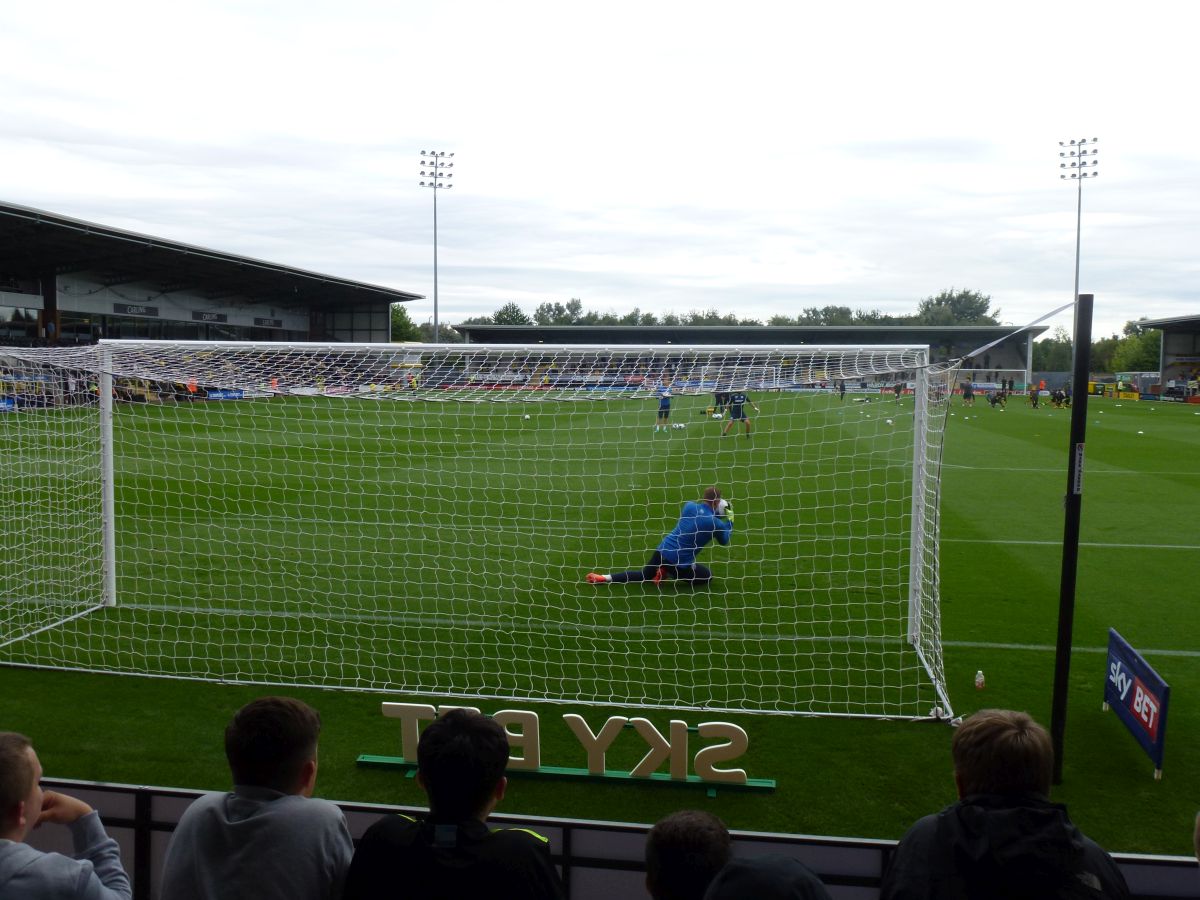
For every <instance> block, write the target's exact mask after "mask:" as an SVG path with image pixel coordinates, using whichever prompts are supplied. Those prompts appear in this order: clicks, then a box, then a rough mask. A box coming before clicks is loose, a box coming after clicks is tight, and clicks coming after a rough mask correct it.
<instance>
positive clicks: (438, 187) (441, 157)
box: [420, 150, 454, 344]
mask: <svg viewBox="0 0 1200 900" xmlns="http://www.w3.org/2000/svg"><path fill="white" fill-rule="evenodd" d="M453 158H454V154H453V153H447V152H446V151H445V150H422V151H421V177H422V178H424V179H427V180H425V181H422V182H421V185H420V186H421V187H427V188H429V189H430V190H432V191H433V342H434V343H435V344H436V343H438V252H437V195H438V191H442V190H449V189H450V188H452V187H454V185H453V184H451V183H450V179H451V178H453V177H454V173H453V172H447V171H446V170H447V169H453V168H454V163H452V162H449V160H451V159H453Z"/></svg>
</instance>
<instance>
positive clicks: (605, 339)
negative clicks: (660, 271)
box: [453, 325, 1046, 349]
mask: <svg viewBox="0 0 1200 900" xmlns="http://www.w3.org/2000/svg"><path fill="white" fill-rule="evenodd" d="M453 327H454V330H455V331H457V332H459V333H461V334H462V335H463V337H464V339H466V340H467V341H478V342H480V343H495V344H528V343H532V344H536V343H538V342H539V341H540V342H543V343H551V344H568V343H570V344H579V343H584V344H671V343H676V344H677V343H688V344H721V345H732V346H737V345H763V344H839V345H840V344H862V345H864V346H865V345H870V344H946V343H953V344H958V343H969V342H971V341H977V342H978V343H976V344H975V345H974V347H972V348H971V349H974V348H975V347H979V346H982V345H984V344H988V343H990V342H992V341H996V340H999V339H1000V338H1003V337H1005V336H1006V335H1009V334H1013V333H1014V332H1017V331H1018V329H1016V328H1014V327H1013V326H1011V325H455V326H453ZM1020 331H1021V335H1022V337H1024V334H1025V333H1026V332H1032V333H1033V335H1034V336H1035V337H1036V336H1037V335H1039V334H1041V333H1043V332H1044V331H1046V326H1044V325H1039V326H1037V327H1034V328H1026V329H1020Z"/></svg>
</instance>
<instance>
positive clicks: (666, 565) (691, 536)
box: [587, 487, 733, 585]
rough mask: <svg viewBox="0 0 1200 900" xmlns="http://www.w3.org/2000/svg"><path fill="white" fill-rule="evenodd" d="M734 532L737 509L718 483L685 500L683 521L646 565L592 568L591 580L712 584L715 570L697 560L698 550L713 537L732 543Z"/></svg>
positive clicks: (705, 545)
mask: <svg viewBox="0 0 1200 900" xmlns="http://www.w3.org/2000/svg"><path fill="white" fill-rule="evenodd" d="M732 534H733V509H732V508H731V507H730V506H729V503H728V501H726V500H722V499H721V492H720V491H719V490H717V489H716V488H715V487H710V488H705V489H704V496H703V497H702V498H701V499H700V500H689V501H688V502H687V503H685V504H683V512H682V513H681V514H680V516H679V521H678V522H677V523H676V524H675V528H674V530H672V531H671V533H670V534H668V535H667V536H666V537H665V538H663V539H662V542H661V543H660V544H659V545H658V549H657V550H655V551H654V552H653V553H651V554H650V559H649V561H648V562H647V563H646V565H644V566H642V567H641V568H640V569H634V570H633V571H630V572H614V573H613V574H612V575H601V574H600V573H599V572H588V575H587V581H588V584H608V583H609V582H614V583H617V584H621V583H624V582H628V581H650V582H653V583H654V584H659V583H661V582H662V581H663V580H665V579H668V578H674V579H678V580H679V581H685V582H688V583H689V584H693V585H696V584H708V583H709V582H710V581H712V570H710V569H709V568H708V566H704V565H701V564H700V563H698V562H696V554H697V553H699V552H700V551H701V550H703V549H704V548H705V547H707V546H708V544H709V542H710V541H712V539H713V538H716V539H717V543H718V544H720V545H721V546H723V547H728V546H729V537H730V535H732Z"/></svg>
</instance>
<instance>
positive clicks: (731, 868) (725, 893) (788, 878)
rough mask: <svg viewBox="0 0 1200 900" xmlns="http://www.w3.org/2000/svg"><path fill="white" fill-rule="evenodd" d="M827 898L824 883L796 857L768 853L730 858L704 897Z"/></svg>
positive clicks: (712, 899)
mask: <svg viewBox="0 0 1200 900" xmlns="http://www.w3.org/2000/svg"><path fill="white" fill-rule="evenodd" d="M747 898H753V900H830V897H829V891H827V890H825V884H824V883H823V882H822V881H821V879H820V878H818V877H817V876H816V875H815V874H813V872H812V870H811V869H809V868H808V866H806V865H804V863H802V862H800V860H798V859H793V858H792V857H790V856H784V855H782V854H780V853H768V854H765V855H764V856H755V857H752V858H750V859H731V860H730V861H729V864H728V865H726V866H725V868H723V869H722V870H721V871H720V872H718V873H717V877H716V878H714V879H713V882H712V884H710V885H709V886H708V893H706V894H705V895H704V900H747Z"/></svg>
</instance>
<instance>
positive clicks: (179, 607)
mask: <svg viewBox="0 0 1200 900" xmlns="http://www.w3.org/2000/svg"><path fill="white" fill-rule="evenodd" d="M955 378H956V374H955V371H954V370H952V369H947V368H945V367H935V366H931V365H930V364H929V359H928V350H927V348H926V347H923V346H876V347H870V346H865V347H853V346H807V345H802V346H787V347H753V346H752V347H731V346H722V347H706V346H691V347H680V346H673V345H672V346H641V347H634V346H581V345H572V346H550V345H543V344H538V345H533V346H516V345H475V344H468V345H404V344H385V345H350V344H282V343H236V342H212V343H206V342H162V341H155V342H148V341H147V342H138V341H102V342H101V343H100V344H98V345H95V346H89V347H74V348H22V349H18V348H0V452H3V454H4V457H5V459H6V460H8V461H11V462H8V463H6V465H5V466H4V467H3V469H2V470H0V508H2V509H3V510H4V512H3V523H2V527H3V530H4V534H5V546H6V548H8V550H9V554H8V559H7V561H6V562H7V565H6V567H4V570H3V573H2V574H0V663H5V664H12V665H22V666H37V667H50V668H68V669H78V670H85V671H96V672H122V673H129V674H140V675H151V676H161V677H175V678H193V679H206V680H219V681H227V682H242V683H258V684H272V685H317V686H325V687H332V688H344V689H355V690H370V691H388V692H393V693H401V692H402V693H408V694H418V695H436V696H446V697H469V698H480V699H483V698H492V699H506V700H547V701H558V702H572V703H594V704H626V705H635V706H642V707H661V708H674V709H701V710H711V711H749V712H770V713H785V714H814V715H816V714H821V715H841V716H870V717H898V718H923V717H928V716H930V715H935V716H938V717H943V716H944V717H950V716H952V715H953V712H952V709H951V705H950V698H949V696H948V694H947V691H946V686H945V678H944V673H943V664H942V646H941V629H940V607H939V597H938V527H939V526H938V512H939V498H940V493H939V492H940V463H941V450H942V439H943V433H944V426H945V412H946V407H947V404H948V402H949V397H950V396H951V392H952V390H953V388H954V384H955ZM843 381H844V382H848V383H852V384H854V385H855V386H857V387H859V388H865V390H859V391H858V393H856V394H851V395H846V396H841V395H839V393H838V392H837V391H836V390H831V385H835V384H837V383H838V382H843ZM894 386H901V387H902V388H903V390H901V391H900V392H899V393H897V392H896V391H894V390H893V387H894ZM668 393H669V403H670V411H669V417H670V421H671V423H672V424H673V425H674V426H675V427H674V428H671V429H670V430H668V429H666V428H663V429H662V430H661V431H660V430H659V429H658V424H659V418H660V403H661V402H664V399H663V398H664V395H666V394H668ZM717 394H722V395H723V396H722V401H723V402H724V403H727V402H728V398H729V395H733V397H734V398H735V399H736V397H737V395H739V394H746V395H747V400H746V402H745V404H743V405H741V406H737V407H736V408H730V409H729V410H728V411H727V414H726V416H725V417H724V419H723V421H713V418H714V416H713V414H712V409H713V406H714V397H715V395H717ZM731 417H732V418H731ZM709 485H714V486H717V487H718V488H719V489H720V490H721V492H722V495H723V496H724V497H725V498H726V499H728V500H729V501H730V503H731V504H732V507H733V511H734V514H735V515H734V528H733V533H732V539H731V541H730V544H729V546H728V547H724V546H719V545H718V544H717V542H713V543H712V544H711V545H710V546H709V547H706V548H705V549H704V550H703V551H702V552H701V554H700V557H699V561H700V562H702V563H703V564H704V565H706V566H708V567H709V568H711V570H712V572H713V579H712V581H711V582H710V583H708V584H706V585H694V584H691V583H689V582H684V581H675V580H672V579H670V577H668V578H667V579H666V580H665V581H663V582H662V583H660V584H651V583H636V584H601V585H592V584H588V583H586V582H585V579H584V576H585V575H586V574H587V573H588V572H589V571H598V572H615V571H622V570H638V569H640V568H641V567H642V566H643V565H645V564H646V562H647V559H648V558H649V556H650V554H651V553H652V552H653V551H654V550H655V549H656V548H657V547H658V544H659V542H660V541H661V540H662V539H663V536H664V535H666V534H667V533H668V532H670V531H671V530H672V528H673V527H674V526H675V524H676V522H677V520H678V519H679V517H680V511H681V509H682V507H683V504H684V503H685V502H686V501H689V500H697V499H699V497H700V495H701V492H702V491H703V490H704V489H705V488H706V487H708V486H709ZM670 574H671V573H670V572H669V571H668V576H669V575H670Z"/></svg>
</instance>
